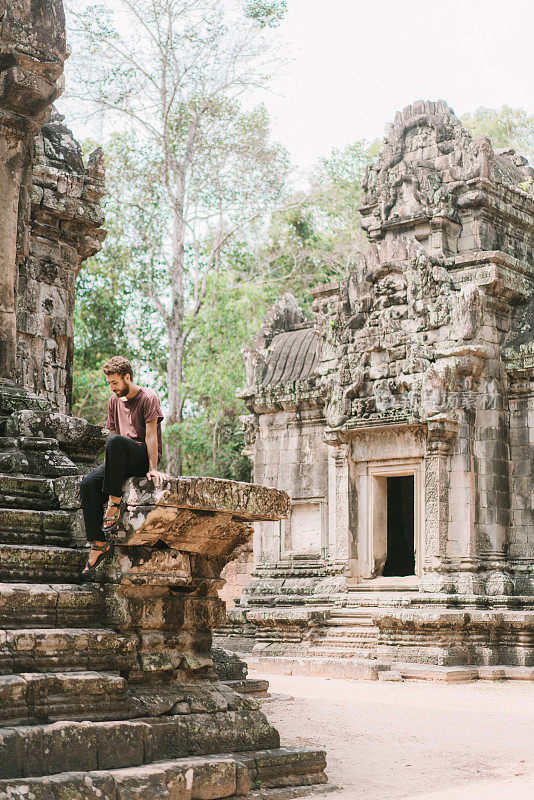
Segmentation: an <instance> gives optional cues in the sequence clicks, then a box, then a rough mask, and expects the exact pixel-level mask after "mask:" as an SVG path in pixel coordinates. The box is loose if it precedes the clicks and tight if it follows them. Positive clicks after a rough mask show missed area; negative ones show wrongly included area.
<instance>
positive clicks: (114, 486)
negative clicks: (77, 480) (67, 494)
mask: <svg viewBox="0 0 534 800" xmlns="http://www.w3.org/2000/svg"><path fill="white" fill-rule="evenodd" d="M147 472H148V451H147V447H146V444H140V443H139V442H134V441H133V439H128V437H127V436H119V434H118V433H111V434H110V435H109V436H108V438H107V439H106V458H105V461H104V463H103V464H100V466H98V467H97V468H96V469H94V470H93V471H92V472H90V473H89V474H88V475H86V476H85V478H84V479H83V480H82V484H81V487H80V495H81V499H82V510H83V519H84V522H85V532H86V534H87V539H88V541H90V542H103V541H105V538H106V537H105V534H104V533H103V531H102V521H103V519H104V505H105V503H107V500H108V497H109V495H112V496H113V497H120V496H121V495H122V490H123V486H124V482H125V481H126V479H127V478H133V477H134V476H136V475H137V476H141V475H146V473H147Z"/></svg>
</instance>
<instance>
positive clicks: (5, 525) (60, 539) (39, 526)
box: [0, 508, 76, 546]
mask: <svg viewBox="0 0 534 800" xmlns="http://www.w3.org/2000/svg"><path fill="white" fill-rule="evenodd" d="M75 523H76V515H75V514H74V513H73V512H69V511H38V510H28V509H24V510H20V509H15V508H0V543H1V544H40V545H59V546H68V545H69V544H71V543H72V533H73V528H74V525H75Z"/></svg>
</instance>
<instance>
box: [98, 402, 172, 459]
mask: <svg viewBox="0 0 534 800" xmlns="http://www.w3.org/2000/svg"><path fill="white" fill-rule="evenodd" d="M151 419H157V421H158V461H159V460H160V458H161V453H162V452H163V445H162V442H161V420H162V419H163V414H162V413H161V405H160V402H159V398H158V396H157V394H156V393H155V392H153V391H152V389H139V391H138V392H137V394H136V395H135V397H132V399H131V400H123V399H122V398H121V397H117V395H116V394H112V395H111V397H110V398H109V408H108V420H107V422H106V428H107V429H108V431H116V432H117V433H120V435H121V436H127V437H128V438H129V439H133V441H134V442H140V443H142V444H144V443H145V440H146V424H147V422H150V420H151Z"/></svg>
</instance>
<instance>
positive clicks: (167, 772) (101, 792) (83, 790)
mask: <svg viewBox="0 0 534 800" xmlns="http://www.w3.org/2000/svg"><path fill="white" fill-rule="evenodd" d="M325 766H326V764H325V755H324V752H323V751H322V750H313V749H311V748H292V747H279V748H274V749H272V750H258V751H254V752H251V753H247V754H243V755H240V754H236V753H234V754H230V755H212V756H197V757H191V756H190V757H186V758H175V759H172V760H166V761H158V762H157V763H152V764H149V765H143V766H132V767H124V768H120V769H110V768H108V769H98V770H89V771H77V770H75V769H73V770H72V771H71V770H69V772H62V773H58V774H55V775H52V776H46V777H30V778H18V779H17V778H13V779H9V778H8V779H6V780H0V798H1V800H15V799H16V798H17V799H18V798H21V797H33V798H34V799H35V800H45V798H84V800H92V799H93V798H95V800H96V799H97V798H98V800H102V798H103V797H105V798H121V800H134V799H135V798H138V799H139V798H158V800H217V798H224V797H238V796H239V797H242V796H244V795H247V794H248V793H249V792H250V791H251V790H252V789H253V788H256V787H260V786H261V788H262V789H276V788H282V787H287V786H308V785H310V784H317V783H321V784H324V783H326V782H327V778H326V776H325V773H324V769H325Z"/></svg>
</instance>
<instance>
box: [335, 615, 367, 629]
mask: <svg viewBox="0 0 534 800" xmlns="http://www.w3.org/2000/svg"><path fill="white" fill-rule="evenodd" d="M327 624H328V625H329V626H330V625H331V626H343V627H345V626H347V625H354V626H356V625H361V626H362V627H363V626H367V625H372V624H373V617H372V614H369V613H368V612H365V613H356V614H330V616H329V617H328V621H327Z"/></svg>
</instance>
